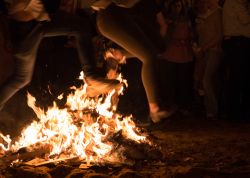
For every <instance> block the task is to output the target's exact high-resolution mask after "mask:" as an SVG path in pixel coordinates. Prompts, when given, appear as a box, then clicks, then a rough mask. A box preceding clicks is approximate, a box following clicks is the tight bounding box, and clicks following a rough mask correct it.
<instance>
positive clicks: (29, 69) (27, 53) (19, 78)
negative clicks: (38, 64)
mask: <svg viewBox="0 0 250 178" xmlns="http://www.w3.org/2000/svg"><path fill="white" fill-rule="evenodd" d="M41 39H42V33H41V25H40V24H38V25H37V26H36V27H35V28H33V30H32V31H31V33H30V34H29V35H28V36H27V38H25V39H24V40H23V41H21V42H18V44H15V45H14V51H13V57H14V60H15V69H14V74H13V76H12V77H11V78H10V79H9V80H8V81H7V82H5V83H4V85H3V86H2V87H1V88H0V106H1V105H4V104H5V103H6V102H7V101H8V100H9V99H10V98H11V97H12V96H13V95H14V94H15V93H16V92H18V91H19V90H20V89H21V88H23V87H24V86H26V85H27V84H28V83H30V81H31V79H32V75H33V70H34V65H35V60H36V54H37V49H38V46H39V44H40V41H41Z"/></svg>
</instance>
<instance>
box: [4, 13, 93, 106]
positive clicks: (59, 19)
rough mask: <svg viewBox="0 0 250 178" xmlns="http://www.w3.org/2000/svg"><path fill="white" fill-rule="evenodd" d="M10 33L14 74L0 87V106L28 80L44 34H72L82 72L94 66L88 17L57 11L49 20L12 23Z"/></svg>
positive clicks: (88, 70)
mask: <svg viewBox="0 0 250 178" xmlns="http://www.w3.org/2000/svg"><path fill="white" fill-rule="evenodd" d="M13 24H14V26H13V27H14V28H15V29H13V33H12V36H13V38H12V41H13V57H14V60H15V69H14V74H13V76H12V77H11V78H10V79H9V80H8V81H6V82H5V83H4V84H3V86H1V88H0V107H1V106H3V105H4V104H5V103H6V102H7V101H8V100H9V99H10V98H11V97H12V96H13V95H14V94H15V93H16V92H17V91H19V90H20V89H21V88H23V87H24V86H26V85H27V84H28V83H30V81H31V79H32V75H33V70H34V65H35V61H36V55H37V50H38V47H39V45H40V42H41V41H42V39H43V38H45V37H54V36H74V37H75V38H76V41H77V49H78V50H77V51H78V56H79V60H80V62H81V64H82V67H83V70H84V72H86V73H87V72H90V70H91V69H92V66H93V65H94V57H93V56H92V55H94V53H93V49H92V43H91V40H92V29H91V23H90V21H89V19H88V18H87V17H86V18H80V17H77V16H73V15H70V14H67V13H64V12H62V11H58V12H56V13H55V14H53V15H52V16H51V21H49V22H14V23H13Z"/></svg>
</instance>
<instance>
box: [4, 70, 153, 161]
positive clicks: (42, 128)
mask: <svg viewBox="0 0 250 178" xmlns="http://www.w3.org/2000/svg"><path fill="white" fill-rule="evenodd" d="M83 78H84V75H83V72H81V75H80V79H83ZM119 81H120V82H123V83H124V84H125V85H126V86H127V83H126V80H124V79H122V76H121V75H119ZM86 88H87V84H84V85H83V86H81V87H79V88H76V87H71V89H74V92H73V93H71V94H70V95H68V97H67V102H66V108H64V109H59V108H58V107H57V105H56V103H54V104H53V107H51V108H49V109H48V110H47V111H44V110H42V109H41V108H39V107H36V106H35V102H36V99H35V98H34V97H33V96H31V95H30V94H29V93H28V94H27V98H28V105H29V107H31V108H32V109H33V110H34V112H35V113H36V115H37V118H38V121H33V122H32V123H31V124H30V125H29V126H28V127H27V128H25V129H23V131H22V133H21V136H20V138H19V139H18V141H16V142H14V143H12V140H11V139H10V136H9V135H7V136H4V135H3V134H1V133H0V137H1V138H2V140H3V141H4V143H0V150H2V151H3V152H6V151H13V152H16V151H17V150H19V149H20V148H23V147H25V148H28V149H30V150H32V149H34V148H35V147H39V146H46V145H49V148H50V153H49V154H50V155H60V154H63V155H66V157H67V158H73V157H78V158H79V159H82V160H85V161H87V162H102V161H105V160H108V161H109V162H112V161H114V162H116V161H122V160H121V159H122V155H118V154H111V152H112V151H113V150H114V148H115V143H113V142H111V141H109V140H110V138H112V136H114V135H115V134H116V133H118V132H121V134H122V136H123V137H124V138H126V139H131V140H134V141H135V142H138V143H139V142H147V143H150V142H149V141H148V140H147V137H146V135H139V133H138V128H137V127H136V125H135V123H134V122H133V120H132V115H130V116H126V117H124V116H122V115H120V114H118V113H116V106H113V105H112V103H111V97H112V96H113V95H114V93H115V92H118V94H119V95H120V94H122V91H123V89H124V88H123V87H121V89H120V90H119V91H115V90H113V91H111V92H110V93H108V94H107V95H106V96H103V97H99V98H89V97H88V96H87V95H86ZM58 98H59V99H62V96H58ZM50 159H55V158H50Z"/></svg>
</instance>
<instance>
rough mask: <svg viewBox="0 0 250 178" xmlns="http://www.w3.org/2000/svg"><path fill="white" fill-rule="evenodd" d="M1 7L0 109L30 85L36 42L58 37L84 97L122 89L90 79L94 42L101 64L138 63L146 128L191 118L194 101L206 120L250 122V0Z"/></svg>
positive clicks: (108, 0)
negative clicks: (11, 64)
mask: <svg viewBox="0 0 250 178" xmlns="http://www.w3.org/2000/svg"><path fill="white" fill-rule="evenodd" d="M1 7H5V8H2V9H1V15H5V16H7V17H8V19H10V22H9V24H8V25H9V27H8V29H9V34H10V37H11V38H10V41H12V51H11V52H12V55H13V58H14V60H15V69H14V74H13V76H12V77H10V78H9V79H8V80H6V81H5V82H4V83H3V84H2V85H1V86H0V110H1V108H3V107H4V105H5V104H6V102H7V101H8V100H9V99H10V98H11V97H12V96H13V95H14V94H15V93H16V92H17V91H18V90H20V89H21V88H23V87H24V86H26V85H27V84H28V83H29V82H30V81H31V79H32V74H33V70H34V64H35V61H36V55H37V50H38V48H39V45H40V42H41V40H42V39H43V38H44V37H53V36H61V35H64V36H67V37H68V42H67V45H68V46H74V47H76V48H77V51H78V58H79V60H80V62H81V64H82V69H83V71H84V74H85V82H87V83H88V85H89V90H87V91H89V96H90V97H94V96H96V95H99V94H102V93H107V92H108V91H110V90H112V89H114V88H119V87H120V83H119V81H117V80H116V79H113V78H107V77H104V76H99V75H98V72H96V70H98V69H97V67H96V61H97V59H96V58H97V55H96V54H95V53H99V52H100V51H97V52H96V49H95V45H93V41H94V39H96V37H97V36H98V37H101V38H102V39H105V44H104V43H103V44H101V45H102V47H103V48H105V49H103V50H102V52H101V53H100V54H101V57H100V58H102V59H103V60H106V61H112V65H113V64H114V63H115V65H121V64H124V61H125V60H130V59H138V60H140V61H141V63H142V70H141V80H142V83H143V86H144V89H145V92H146V97H147V101H148V107H149V115H150V118H151V122H153V123H158V122H160V121H162V120H164V119H166V118H168V117H170V116H171V115H173V114H174V113H176V112H181V113H182V114H189V113H190V112H192V105H193V104H194V102H195V101H196V100H197V98H198V99H199V98H202V101H203V102H202V103H201V105H202V106H204V109H205V117H206V118H208V119H211V120H214V119H219V118H220V117H222V115H223V116H226V117H227V118H230V119H235V120H238V119H247V118H248V117H250V113H249V109H250V101H249V99H250V88H249V84H248V83H249V81H250V74H249V73H250V72H249V71H250V70H248V67H250V62H249V59H250V1H249V0H224V1H218V0H98V1H91V0H57V1H47V0H41V1H40V0H31V1H22V0H19V1H16V0H5V1H1ZM115 69H117V67H115Z"/></svg>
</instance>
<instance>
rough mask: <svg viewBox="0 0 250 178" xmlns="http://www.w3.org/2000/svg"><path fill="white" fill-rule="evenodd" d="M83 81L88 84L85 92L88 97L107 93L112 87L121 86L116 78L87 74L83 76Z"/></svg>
mask: <svg viewBox="0 0 250 178" xmlns="http://www.w3.org/2000/svg"><path fill="white" fill-rule="evenodd" d="M85 82H86V83H87V84H88V86H87V89H86V94H87V95H88V96H89V97H95V96H98V95H101V94H107V93H108V92H110V91H112V90H113V89H115V90H119V89H120V88H121V87H122V83H120V82H119V81H118V80H115V79H106V78H101V77H93V76H88V77H85Z"/></svg>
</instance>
